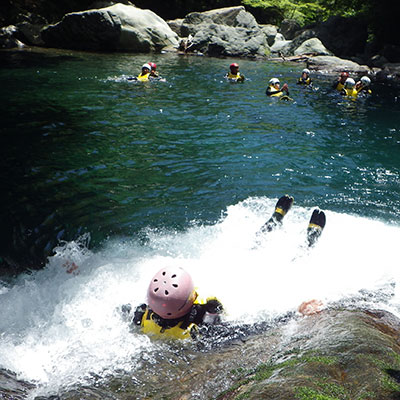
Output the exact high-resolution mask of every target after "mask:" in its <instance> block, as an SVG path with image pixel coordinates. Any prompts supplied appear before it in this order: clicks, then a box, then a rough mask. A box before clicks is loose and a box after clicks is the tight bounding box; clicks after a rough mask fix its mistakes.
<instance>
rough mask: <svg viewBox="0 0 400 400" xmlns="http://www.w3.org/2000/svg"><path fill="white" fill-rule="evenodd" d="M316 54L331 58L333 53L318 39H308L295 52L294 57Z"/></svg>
mask: <svg viewBox="0 0 400 400" xmlns="http://www.w3.org/2000/svg"><path fill="white" fill-rule="evenodd" d="M301 54H315V55H321V56H331V55H332V53H331V52H330V51H329V50H327V48H326V47H325V46H324V45H323V44H322V42H321V41H320V40H319V39H318V38H312V39H308V40H306V41H305V42H303V43H302V44H301V45H300V46H299V47H298V48H297V49H296V50H295V51H294V55H301Z"/></svg>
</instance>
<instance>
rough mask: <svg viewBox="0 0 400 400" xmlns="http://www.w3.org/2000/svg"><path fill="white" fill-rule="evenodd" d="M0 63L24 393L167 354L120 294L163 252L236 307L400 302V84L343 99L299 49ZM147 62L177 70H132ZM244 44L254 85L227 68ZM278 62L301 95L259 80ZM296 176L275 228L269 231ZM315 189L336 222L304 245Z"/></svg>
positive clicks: (261, 312)
mask: <svg viewBox="0 0 400 400" xmlns="http://www.w3.org/2000/svg"><path fill="white" fill-rule="evenodd" d="M0 61H1V62H0V80H1V82H2V87H1V91H0V98H1V106H0V118H1V121H2V124H1V126H0V167H1V182H0V187H1V193H2V196H1V198H0V206H1V207H0V210H1V211H0V221H1V222H2V224H1V227H0V239H1V244H0V249H1V253H0V257H1V260H0V261H2V262H3V265H8V266H10V265H14V267H15V268H16V269H15V270H16V271H25V272H19V273H18V274H16V275H15V274H12V273H9V274H4V273H3V277H2V278H1V279H2V280H0V309H1V318H0V368H2V369H3V371H4V370H9V371H12V372H13V373H15V374H16V376H17V377H18V379H21V380H23V381H25V382H30V383H32V384H34V388H33V389H32V390H28V391H27V394H26V397H27V398H34V397H35V396H39V395H41V396H50V395H53V394H56V393H58V392H60V391H61V392H62V391H65V390H69V389H73V388H75V387H79V385H81V384H89V385H91V384H93V382H94V381H95V380H98V379H103V378H106V377H108V376H110V375H111V376H115V375H117V374H118V373H121V371H123V372H124V373H126V372H129V373H130V374H132V376H135V371H139V370H140V369H141V368H142V369H143V368H144V367H143V365H146V363H143V360H144V359H146V360H147V361H148V362H150V364H151V361H149V360H152V359H153V357H154V354H155V353H157V354H160V353H161V354H164V355H166V357H168V354H173V353H174V351H175V350H171V348H170V347H169V346H170V345H169V344H165V343H163V344H159V343H156V342H152V341H150V340H149V339H148V338H147V337H144V336H143V335H141V334H137V333H131V332H130V331H129V328H128V325H127V323H126V322H124V321H123V319H122V318H121V315H120V313H119V312H118V311H117V310H118V307H120V306H121V305H122V304H125V303H131V304H133V305H136V304H139V303H141V302H143V301H144V300H145V292H146V288H147V284H148V282H149V279H150V278H151V276H152V275H153V274H154V273H155V272H156V271H157V270H158V269H159V268H161V267H162V266H164V265H180V266H182V267H184V268H186V269H187V270H188V271H189V272H190V273H191V274H192V276H193V278H194V280H195V282H196V285H197V286H198V287H199V290H200V292H201V293H202V294H205V295H207V294H213V295H216V296H217V297H218V298H219V299H220V300H221V301H222V302H223V304H224V305H225V308H226V311H227V314H226V316H225V319H226V321H227V322H230V323H235V324H240V323H249V324H253V323H255V322H259V321H269V320H271V319H274V318H276V317H279V316H280V315H285V314H286V313H288V312H291V311H294V310H295V309H296V307H297V306H298V305H299V304H300V302H301V301H303V300H307V299H311V298H319V299H321V300H322V301H323V302H324V304H325V305H327V306H329V304H331V303H332V302H338V301H339V302H340V301H342V302H345V301H347V300H349V299H352V300H351V301H352V302H356V304H357V305H368V306H369V307H381V308H385V309H388V310H390V311H392V312H394V313H395V314H396V315H398V316H400V292H399V288H400V286H399V284H400V265H399V257H398V248H397V246H398V243H399V239H400V223H399V220H398V217H399V214H400V194H399V184H400V151H399V150H400V100H399V99H398V98H397V96H398V89H396V88H394V87H391V86H388V85H385V84H374V85H373V88H372V89H373V95H372V96H370V97H369V98H366V99H365V98H363V99H357V100H356V101H354V100H347V99H343V98H341V97H340V96H339V95H338V94H337V93H335V92H333V91H331V89H330V86H331V82H332V77H328V76H323V75H319V76H318V75H316V76H314V82H315V84H314V89H313V90H310V89H306V88H303V87H299V86H297V85H295V82H296V80H297V78H298V76H299V74H300V72H301V69H302V68H303V66H302V65H300V64H286V63H273V62H266V61H250V60H231V59H211V58H205V57H197V56H190V57H187V56H177V55H172V54H160V55H153V56H152V59H151V60H149V56H148V55H131V54H84V53H78V52H54V51H45V52H41V53H36V52H2V53H1V54H0ZM148 61H154V62H156V63H157V65H158V69H159V71H160V73H161V74H162V75H163V76H164V77H165V78H166V82H153V83H148V84H138V83H135V82H132V81H130V80H128V79H126V77H127V76H132V75H137V74H138V72H139V70H140V67H141V65H142V64H143V63H145V62H148ZM232 61H238V62H239V64H240V68H241V71H242V73H244V74H245V76H246V77H247V78H248V79H247V80H246V81H245V82H244V84H230V83H228V82H226V81H225V80H224V79H223V75H224V74H225V73H226V71H227V69H228V66H229V64H230V63H231V62H232ZM274 76H276V77H278V78H279V79H280V80H281V82H288V83H289V87H290V96H291V97H292V98H293V101H291V102H284V101H277V100H276V99H270V98H267V97H266V96H265V89H266V86H267V82H268V80H269V79H270V78H271V77H274ZM285 193H289V194H291V195H293V196H294V197H295V204H294V206H293V208H292V210H291V211H290V212H289V213H288V215H287V216H286V217H285V220H284V224H283V226H282V228H281V229H278V230H277V231H275V232H273V233H270V234H265V235H261V236H260V235H257V232H258V230H259V228H260V226H261V225H262V224H263V223H264V222H265V221H266V219H267V218H268V217H269V216H270V215H271V213H272V211H273V208H274V204H275V202H276V200H277V198H279V197H280V196H281V195H282V194H285ZM317 206H318V207H320V208H321V209H323V210H324V211H325V212H326V215H327V225H326V228H325V230H324V232H323V235H322V237H321V238H320V240H319V242H318V243H317V245H316V246H315V247H314V248H313V249H311V250H310V249H307V247H306V246H305V235H306V228H307V223H308V220H309V217H310V215H311V212H312V210H313V208H315V207H317ZM52 249H53V251H52V252H51V250H52ZM48 254H50V256H49V257H48V259H47V261H46V262H45V267H44V268H41V257H42V258H43V255H48ZM75 266H77V268H75ZM8 268H11V267H8ZM32 269H33V270H32ZM35 269H38V270H37V271H35ZM10 271H11V270H10ZM12 275H14V276H12ZM138 360H141V362H139V361H138ZM141 372H143V371H141ZM138 373H139V372H138ZM193 398H195V397H193Z"/></svg>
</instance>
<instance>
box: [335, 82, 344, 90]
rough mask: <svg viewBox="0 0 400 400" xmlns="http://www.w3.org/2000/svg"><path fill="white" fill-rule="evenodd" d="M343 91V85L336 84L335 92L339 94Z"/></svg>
mask: <svg viewBox="0 0 400 400" xmlns="http://www.w3.org/2000/svg"><path fill="white" fill-rule="evenodd" d="M343 89H344V84H343V83H340V82H338V84H337V86H336V90H338V91H339V92H341V91H342V90H343Z"/></svg>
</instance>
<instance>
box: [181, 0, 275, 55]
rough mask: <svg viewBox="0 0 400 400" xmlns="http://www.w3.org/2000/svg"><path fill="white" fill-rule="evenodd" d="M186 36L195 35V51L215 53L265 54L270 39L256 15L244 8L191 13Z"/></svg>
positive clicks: (184, 30)
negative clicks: (267, 37) (259, 24)
mask: <svg viewBox="0 0 400 400" xmlns="http://www.w3.org/2000/svg"><path fill="white" fill-rule="evenodd" d="M181 33H182V36H189V35H192V36H193V40H192V43H193V45H192V47H191V50H195V51H200V52H202V53H204V54H208V55H212V56H220V55H225V56H244V57H255V56H265V55H266V54H268V53H269V47H268V43H267V39H266V36H265V34H264V33H263V31H262V29H261V28H260V27H259V26H258V24H257V22H256V20H255V19H254V17H253V16H252V15H251V14H250V13H248V12H246V11H245V9H244V7H242V6H240V7H226V8H220V9H217V10H211V11H206V12H202V13H199V12H194V13H190V14H188V15H187V16H186V17H185V18H184V20H183V24H182V28H181Z"/></svg>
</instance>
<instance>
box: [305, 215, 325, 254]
mask: <svg viewBox="0 0 400 400" xmlns="http://www.w3.org/2000/svg"><path fill="white" fill-rule="evenodd" d="M325 223H326V217H325V213H324V212H323V211H321V210H320V209H318V208H316V209H315V210H314V211H313V213H312V215H311V219H310V222H309V223H308V228H307V240H308V246H310V247H311V246H312V245H314V243H315V242H316V241H317V240H318V238H319V237H320V236H321V233H322V230H323V229H324V227H325Z"/></svg>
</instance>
